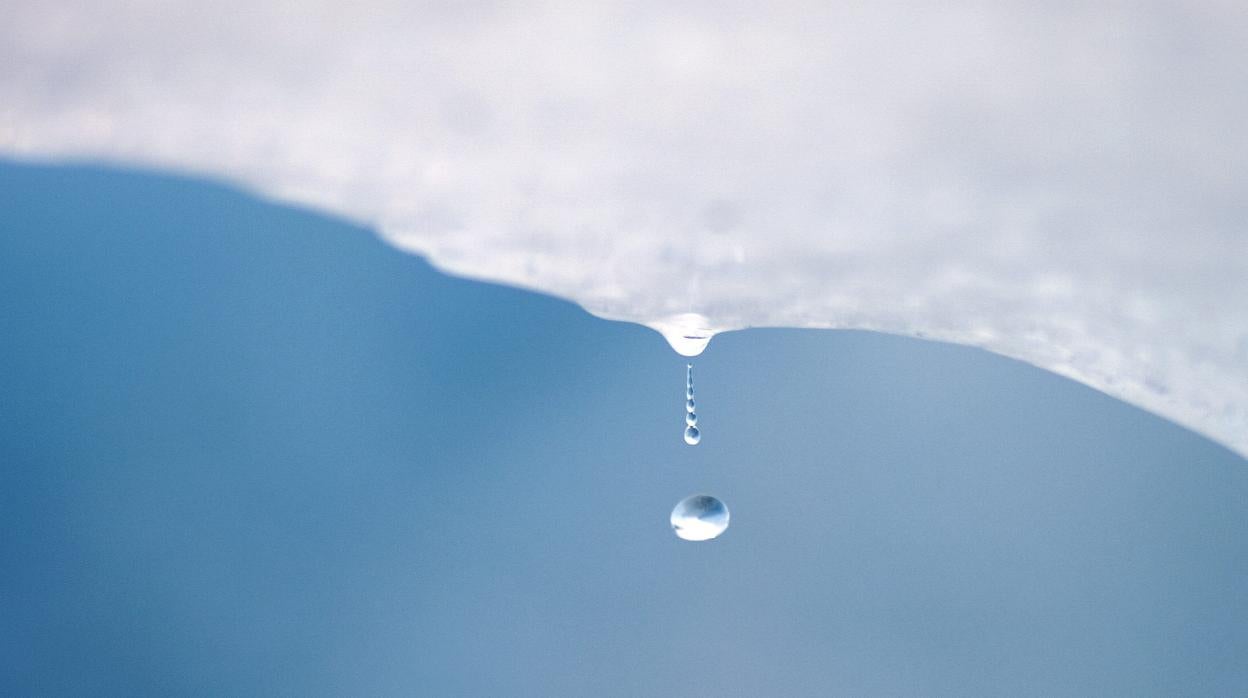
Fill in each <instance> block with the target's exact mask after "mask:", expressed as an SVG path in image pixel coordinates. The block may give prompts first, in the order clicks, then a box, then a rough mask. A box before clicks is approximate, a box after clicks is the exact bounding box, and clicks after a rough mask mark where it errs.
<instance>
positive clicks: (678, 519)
mask: <svg viewBox="0 0 1248 698" xmlns="http://www.w3.org/2000/svg"><path fill="white" fill-rule="evenodd" d="M728 517H729V514H728V507H727V506H726V505H725V504H724V503H723V502H721V501H719V500H718V499H716V498H715V497H712V496H710V495H709V494H695V495H692V496H689V497H685V498H684V499H682V500H680V502H678V503H677V504H676V508H674V509H672V518H671V521H672V530H673V531H675V532H676V535H677V536H679V537H680V538H683V539H684V540H692V541H703V540H710V539H712V538H716V537H718V536H719V535H720V534H721V533H723V532H724V531H726V530H728Z"/></svg>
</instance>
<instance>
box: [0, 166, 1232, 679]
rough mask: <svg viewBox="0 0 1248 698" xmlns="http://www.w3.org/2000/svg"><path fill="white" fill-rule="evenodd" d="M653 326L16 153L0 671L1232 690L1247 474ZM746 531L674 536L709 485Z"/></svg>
mask: <svg viewBox="0 0 1248 698" xmlns="http://www.w3.org/2000/svg"><path fill="white" fill-rule="evenodd" d="M695 370H696V372H697V385H698V398H699V403H700V405H701V409H700V410H699V413H700V415H701V417H702V426H703V427H704V439H703V442H702V444H701V445H700V446H698V447H696V448H690V447H688V446H686V445H685V444H684V443H683V442H682V440H681V429H682V415H683V409H682V405H681V403H682V400H683V390H684V360H683V359H681V358H680V357H678V356H676V355H675V354H673V353H672V352H671V350H670V349H668V348H667V346H666V344H665V343H664V342H663V341H662V339H661V338H660V337H659V336H658V335H657V334H655V333H653V332H650V331H649V330H646V329H643V328H640V327H637V326H633V325H624V324H616V323H610V322H605V321H601V320H597V319H595V318H593V317H590V316H589V315H587V314H585V313H584V312H582V311H581V310H579V309H578V308H577V307H575V306H573V305H570V304H568V303H564V302H561V301H558V300H554V299H551V298H547V297H543V296H539V295H535V294H530V293H526V292H522V291H517V290H512V289H506V288H500V287H496V286H491V285H486V284H479V283H474V282H470V281H464V280H457V279H452V278H448V277H446V276H443V275H441V274H439V273H437V272H435V271H433V270H432V269H431V268H430V267H429V266H428V265H427V264H426V263H425V262H423V261H422V260H420V259H418V258H416V257H412V256H408V255H405V254H402V253H400V252H397V251H395V250H394V249H391V248H389V247H387V246H385V245H384V244H382V243H381V242H379V241H377V240H376V239H375V238H374V237H373V236H372V235H371V234H370V233H369V232H368V231H366V230H363V229H360V228H357V227H352V226H350V225H346V224H343V223H341V222H336V221H333V220H328V219H325V218H322V217H318V216H316V215H312V214H309V213H307V212H300V211H295V210H291V209H289V208H283V207H278V206H274V205H270V204H266V203H262V202H259V201H256V200H254V199H252V198H249V197H247V196H245V195H242V194H240V193H237V192H235V191H232V190H229V189H227V188H223V187H219V186H214V185H207V184H203V183H197V182H193V181H187V180H181V179H176V178H167V177H156V176H148V175H137V174H125V173H119V172H112V171H105V170H96V169H84V168H43V167H32V166H24V165H16V164H8V165H3V166H0V694H3V695H12V696H26V695H257V696H259V695H264V696H269V695H301V696H305V695H429V696H457V695H465V696H469V695H471V696H483V695H494V696H502V695H507V696H554V695H569V696H586V695H608V696H644V695H672V694H678V695H679V694H691V695H692V694H696V695H753V696H774V695H782V694H787V695H811V696H817V695H874V694H883V695H899V694H920V695H976V694H983V695H1049V696H1051V695H1059V694H1074V695H1093V694H1101V695H1107V694H1115V695H1147V694H1158V695H1178V694H1190V695H1215V694H1221V695H1235V694H1240V695H1242V694H1244V693H1245V692H1248V661H1246V660H1245V657H1248V593H1246V592H1245V579H1248V533H1246V532H1248V515H1246V512H1248V469H1246V467H1245V466H1246V465H1248V464H1246V463H1245V461H1244V460H1243V459H1241V458H1239V457H1238V456H1235V455H1233V454H1231V453H1229V452H1228V451H1226V450H1225V449H1223V448H1221V447H1218V446H1217V445H1215V444H1212V443H1210V442H1208V441H1206V440H1204V439H1201V438H1199V437H1197V436H1195V435H1193V434H1191V433H1190V432H1187V431H1184V430H1182V429H1180V428H1178V427H1175V426H1173V425H1170V424H1168V423H1165V422H1162V421H1160V420H1158V419H1156V418H1154V417H1151V416H1149V415H1148V414H1145V413H1143V412H1141V411H1139V410H1136V409H1133V408H1130V407H1128V406H1126V405H1123V404H1121V403H1118V402H1115V401H1113V400H1111V399H1109V398H1107V397H1105V396H1103V395H1101V394H1099V393H1096V392H1094V391H1092V390H1089V389H1086V388H1083V387H1081V386H1079V385H1076V384H1074V383H1071V382H1069V381H1066V380H1064V379H1061V378H1058V377H1056V376H1053V375H1050V374H1046V373H1043V372H1041V371H1038V370H1036V369H1033V368H1030V367H1028V366H1026V365H1023V364H1020V363H1017V362H1013V361H1009V360H1005V359H1001V358H998V357H995V356H991V355H988V354H986V353H983V352H980V351H975V350H970V349H964V348H958V347H953V346H947V345H941V344H936V343H929V342H921V341H915V340H907V339H901V338H896V337H887V336H881V335H873V334H867V333H850V332H816V331H781V330H756V331H749V332H742V333H732V334H728V335H723V336H721V337H719V338H717V339H716V340H715V341H714V342H713V343H712V344H711V347H710V349H709V350H708V351H707V353H706V355H705V356H704V357H701V358H699V359H698V360H697V361H696V369H695ZM703 491H705V492H710V493H714V494H716V495H718V496H720V497H722V498H723V499H724V500H725V501H726V502H727V503H728V505H729V506H730V507H731V509H732V516H733V525H732V527H731V528H730V529H729V530H728V532H727V533H726V534H725V535H724V536H723V537H722V538H720V539H718V540H716V541H713V542H710V543H702V544H694V543H686V542H683V541H680V540H678V539H676V537H675V536H673V535H672V533H671V531H670V529H669V528H668V524H667V515H668V512H669V511H670V509H671V507H672V505H673V504H675V502H676V501H677V500H678V499H680V498H681V497H684V496H685V495H688V494H691V493H694V492H703Z"/></svg>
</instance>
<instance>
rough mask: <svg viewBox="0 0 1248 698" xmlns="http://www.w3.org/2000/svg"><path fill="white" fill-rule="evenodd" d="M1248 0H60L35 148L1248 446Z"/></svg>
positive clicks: (701, 326)
mask: <svg viewBox="0 0 1248 698" xmlns="http://www.w3.org/2000/svg"><path fill="white" fill-rule="evenodd" d="M1244 45H1248V13H1246V12H1244V11H1243V10H1242V8H1241V7H1240V6H1239V5H1238V4H1237V3H1233V2H1217V1H1213V0H1209V1H1207V2H1194V3H1184V4H1182V5H1181V6H1180V5H1172V6H1171V5H1166V4H1164V3H1163V4H1156V3H1153V4H1142V3H1135V4H1131V3H1126V4H1115V5H1105V4H1096V5H1090V6H1087V7H1075V8H1072V7H1057V6H1053V7H1050V6H1047V5H1044V4H1039V3H1023V2H994V3H978V2H968V3H961V4H958V5H957V6H956V7H955V6H948V4H947V3H946V4H941V5H939V6H938V5H936V4H933V5H931V6H923V5H916V4H915V3H904V4H901V3H899V4H896V5H893V6H890V5H888V4H882V3H875V4H866V5H857V6H855V5H849V4H835V3H832V4H830V3H813V2H812V3H805V2H791V3H781V4H768V5H763V4H758V3H735V2H728V3H705V4H699V3H693V4H681V5H679V6H672V5H671V4H670V3H659V2H651V3H641V4H638V3H627V4H625V3H621V4H614V3H573V2H547V3H535V4H525V5H523V6H515V5H507V4H502V3H487V2H482V3H474V2H464V3H450V4H447V3H391V2H382V1H380V0H377V1H375V2H365V3H357V4H353V5H351V6H349V7H348V6H345V5H342V4H341V3H332V2H327V1H317V0H312V1H310V2H303V3H289V2H279V1H277V0H260V1H259V2H256V1H251V2H247V3H243V2H241V0H225V1H224V2H223V3H218V4H217V5H214V11H213V12H212V13H211V16H209V15H207V14H206V13H205V12H204V11H203V10H202V8H201V6H200V5H198V4H195V3H191V2H186V1H182V2H166V3H128V2H127V3H95V4H92V3H86V4H81V3H57V2H52V3H47V2H39V3H36V2H34V1H33V0H17V1H16V2H10V3H9V4H8V5H7V6H6V18H5V21H4V22H0V153H4V154H7V155H9V156H14V157H20V158H37V159H45V160H46V159H56V158H62V157H72V158H76V159H81V158H99V159H104V160H107V161H112V162H123V163H134V164H140V165H144V166H149V167H160V168H167V169H174V170H178V171H187V172H194V173H203V174H209V175H212V176H216V177H224V178H227V179H229V180H231V181H235V182H238V183H241V184H244V185H246V186H248V187H250V188H252V189H254V190H256V191H259V192H262V193H264V194H266V195H268V196H271V197H273V198H277V199H280V200H283V201H290V202H296V203H300V204H304V205H309V206H312V207H315V208H317V209H320V210H324V211H327V212H331V213H334V214H337V215H340V216H345V217H348V218H350V219H353V220H356V221H360V222H367V223H370V224H373V225H375V226H376V227H377V228H379V229H380V230H381V231H382V232H383V235H384V236H385V237H386V238H387V239H388V240H390V241H392V242H393V243H394V244H396V245H398V246H400V247H402V248H404V249H409V250H413V251H416V252H420V253H422V254H425V255H427V256H428V257H429V258H430V259H431V260H432V261H433V262H434V263H435V264H437V265H438V266H440V267H441V268H443V269H445V270H448V271H451V272H453V273H459V274H463V275H467V276H472V277H476V278H484V279H489V280H493V281H498V282H503V283H510V284H515V285H519V286H523V287H527V288H534V289H539V290H542V291H545V292H548V293H552V294H555V295H559V296H562V297H565V298H569V299H572V300H575V301H577V302H579V303H580V304H581V305H582V306H584V307H585V308H586V309H588V310H589V311H590V312H593V313H595V314H597V315H600V316H602V317H607V318H612V319H622V320H630V321H635V322H641V323H643V324H646V325H648V326H651V327H654V328H655V329H658V330H659V331H661V332H663V333H664V335H665V336H667V337H669V338H671V339H672V344H673V347H674V348H675V349H677V351H679V352H681V353H682V354H694V353H696V352H697V351H699V350H700V349H701V348H703V347H704V346H705V342H706V341H709V338H710V337H711V336H712V335H713V334H714V333H715V332H719V331H725V330H729V329H735V328H742V327H749V326H789V327H833V328H855V329H868V330H879V331H884V332H892V333H897V334H905V335H913V336H922V337H930V338H934V339H941V340H945V341H951V342H959V343H964V344H971V345H974V346H979V347H983V348H985V349H989V350H991V351H994V352H997V353H1000V354H1004V355H1006V356H1011V357H1014V358H1018V359H1022V360H1024V361H1027V362H1030V363H1032V364H1035V365H1037V366H1040V367H1043V368H1046V369H1049V370H1053V371H1056V372H1058V373H1060V374H1062V375H1066V376H1069V377H1071V378H1074V379H1076V380H1080V381H1083V382H1085V383H1087V384H1089V385H1091V386H1093V387H1096V388H1098V389H1100V390H1103V391H1105V392H1107V393H1109V394H1110V395H1114V396H1116V397H1119V398H1122V399H1124V400H1127V401H1129V402H1132V403H1134V404H1137V405H1140V406H1142V407H1144V408H1146V409H1149V410H1151V411H1153V412H1155V413H1157V414H1160V415H1162V416H1165V417H1168V418H1170V419H1172V420H1174V421H1176V422H1179V423H1180V424H1183V425H1185V426H1188V427H1191V428H1192V429H1195V430H1196V431H1199V432H1201V433H1203V434H1206V435H1208V436H1210V437H1212V438H1214V439H1217V440H1218V441H1220V442H1222V443H1224V444H1227V445H1228V446H1231V447H1232V448H1235V449H1237V450H1238V451H1239V452H1240V453H1241V454H1248V311H1246V310H1245V302H1244V300H1243V299H1244V298H1248V231H1245V227H1246V226H1248V206H1246V205H1245V203H1244V202H1248V118H1246V115H1248V91H1245V90H1243V89H1239V88H1240V86H1242V85H1244V84H1248V61H1243V60H1242V47H1243V46H1244Z"/></svg>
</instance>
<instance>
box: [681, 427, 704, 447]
mask: <svg viewBox="0 0 1248 698" xmlns="http://www.w3.org/2000/svg"><path fill="white" fill-rule="evenodd" d="M701 440H702V432H700V431H698V428H697V427H695V426H693V425H690V426H687V427H685V443H687V444H689V445H690V446H697V445H698V442H699V441H701Z"/></svg>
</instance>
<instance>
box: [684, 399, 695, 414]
mask: <svg viewBox="0 0 1248 698" xmlns="http://www.w3.org/2000/svg"><path fill="white" fill-rule="evenodd" d="M685 411H686V412H692V411H693V398H689V399H688V400H685Z"/></svg>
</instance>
